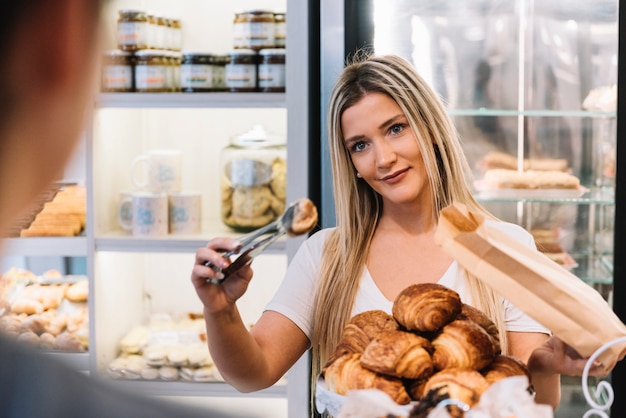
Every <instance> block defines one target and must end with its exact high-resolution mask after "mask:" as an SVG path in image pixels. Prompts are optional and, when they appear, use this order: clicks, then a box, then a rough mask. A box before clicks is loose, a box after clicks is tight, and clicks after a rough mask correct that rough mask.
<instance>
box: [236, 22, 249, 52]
mask: <svg viewBox="0 0 626 418" xmlns="http://www.w3.org/2000/svg"><path fill="white" fill-rule="evenodd" d="M247 26H248V24H247V23H237V24H235V25H233V46H234V47H235V48H243V47H244V46H245V44H246V42H245V33H246V32H247Z"/></svg>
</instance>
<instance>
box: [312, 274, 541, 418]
mask: <svg viewBox="0 0 626 418" xmlns="http://www.w3.org/2000/svg"><path fill="white" fill-rule="evenodd" d="M514 375H526V376H527V377H528V378H529V379H530V375H529V374H528V371H527V369H526V367H525V365H524V364H523V363H522V362H521V361H520V360H518V359H516V358H514V357H510V356H506V355H503V354H501V349H500V342H499V336H498V331H497V328H496V326H495V325H494V324H493V322H492V321H491V320H489V318H487V317H486V316H485V315H484V314H483V313H482V312H481V311H479V310H477V309H475V308H473V307H472V306H470V305H467V304H465V303H463V302H462V301H461V299H460V297H459V295H458V293H456V292H455V291H453V290H451V289H448V288H446V287H444V286H441V285H438V284H430V283H429V284H416V285H412V286H410V287H408V288H407V289H405V290H404V291H403V292H401V293H400V295H399V296H398V297H397V298H396V300H395V301H394V304H393V309H392V315H389V314H387V313H385V312H383V311H367V312H363V313H361V314H358V315H356V316H354V317H353V318H352V319H351V320H350V321H349V322H348V324H347V325H346V327H345V329H344V333H343V335H342V338H341V341H340V342H339V344H338V345H337V347H336V349H335V351H334V353H333V354H332V356H331V358H330V359H329V360H328V362H327V363H326V365H325V366H324V367H323V369H322V376H323V377H324V379H325V383H326V385H327V387H328V389H329V390H330V391H333V392H335V393H338V394H341V395H345V394H347V392H348V391H350V390H356V389H379V390H381V391H383V392H385V393H387V394H388V395H389V396H390V397H391V398H392V399H393V400H394V401H395V402H397V403H398V404H401V405H406V404H409V403H410V402H411V401H418V406H419V408H421V410H422V411H423V410H424V409H425V408H432V407H434V406H435V405H436V404H437V403H438V402H439V401H440V400H442V399H446V398H453V399H457V400H459V401H462V402H463V403H465V404H467V405H469V406H470V407H471V406H473V405H475V404H476V403H477V402H478V400H479V399H480V396H481V394H482V393H483V392H484V391H485V390H487V388H488V387H489V386H490V385H491V384H492V383H494V382H496V381H498V380H500V379H502V378H504V377H508V376H514ZM416 408H417V407H416ZM459 411H460V410H459ZM459 411H457V412H459ZM415 413H416V415H414V416H416V417H417V416H419V415H417V414H419V412H418V411H416V412H415ZM424 416H425V415H424Z"/></svg>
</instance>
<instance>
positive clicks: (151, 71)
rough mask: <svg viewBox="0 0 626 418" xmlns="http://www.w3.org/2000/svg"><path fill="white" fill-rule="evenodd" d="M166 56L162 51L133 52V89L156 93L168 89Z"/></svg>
mask: <svg viewBox="0 0 626 418" xmlns="http://www.w3.org/2000/svg"><path fill="white" fill-rule="evenodd" d="M169 66H170V63H169V61H168V58H167V57H166V56H165V54H164V53H163V51H159V50H143V51H137V52H136V53H135V90H136V91H138V92H147V93H156V92H166V91H168V81H169V77H168V74H169Z"/></svg>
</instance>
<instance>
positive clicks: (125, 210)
mask: <svg viewBox="0 0 626 418" xmlns="http://www.w3.org/2000/svg"><path fill="white" fill-rule="evenodd" d="M117 219H118V223H119V225H120V226H121V227H122V229H124V230H126V228H124V225H132V222H133V192H130V191H121V192H119V198H118V201H117Z"/></svg>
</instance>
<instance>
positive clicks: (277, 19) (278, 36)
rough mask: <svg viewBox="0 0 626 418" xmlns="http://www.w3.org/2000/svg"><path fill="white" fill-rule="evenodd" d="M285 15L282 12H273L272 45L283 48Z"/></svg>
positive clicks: (284, 42) (285, 43)
mask: <svg viewBox="0 0 626 418" xmlns="http://www.w3.org/2000/svg"><path fill="white" fill-rule="evenodd" d="M286 40H287V15H286V14H285V13H284V12H276V13H274V45H275V46H276V48H285V46H286V45H287V42H286Z"/></svg>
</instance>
